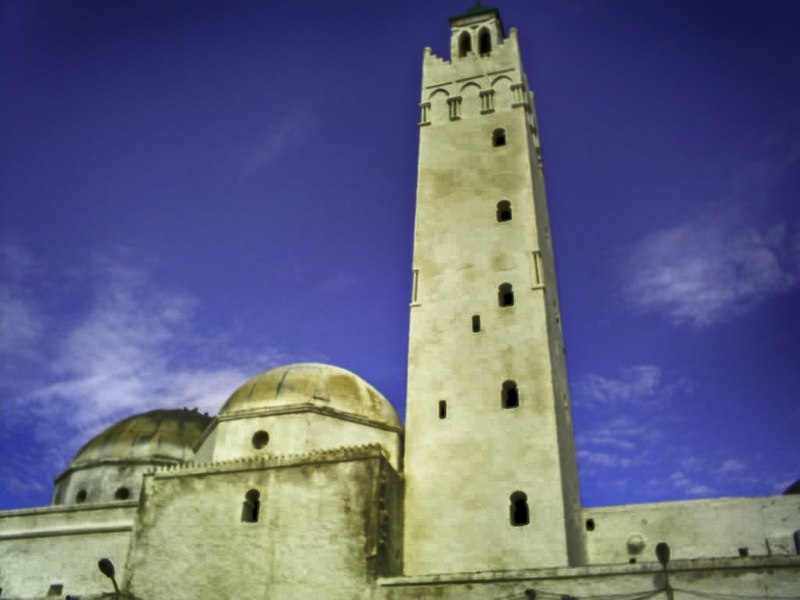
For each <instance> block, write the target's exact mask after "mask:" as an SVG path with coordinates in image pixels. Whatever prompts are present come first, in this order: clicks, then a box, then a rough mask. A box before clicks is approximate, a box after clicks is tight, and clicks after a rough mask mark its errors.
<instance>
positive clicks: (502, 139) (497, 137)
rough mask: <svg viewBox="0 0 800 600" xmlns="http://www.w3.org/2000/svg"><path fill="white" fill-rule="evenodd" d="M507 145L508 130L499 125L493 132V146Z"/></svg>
mask: <svg viewBox="0 0 800 600" xmlns="http://www.w3.org/2000/svg"><path fill="white" fill-rule="evenodd" d="M505 145H506V130H505V129H503V128H502V127H498V128H497V129H495V130H494V131H493V132H492V146H494V147H495V148H497V147H498V146H505Z"/></svg>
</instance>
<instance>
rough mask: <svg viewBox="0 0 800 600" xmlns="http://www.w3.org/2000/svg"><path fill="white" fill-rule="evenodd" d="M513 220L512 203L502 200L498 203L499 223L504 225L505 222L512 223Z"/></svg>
mask: <svg viewBox="0 0 800 600" xmlns="http://www.w3.org/2000/svg"><path fill="white" fill-rule="evenodd" d="M510 220H511V202H509V201H508V200H500V202H498V203H497V222H498V223H502V222H503V221H510Z"/></svg>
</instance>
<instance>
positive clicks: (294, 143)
mask: <svg viewBox="0 0 800 600" xmlns="http://www.w3.org/2000/svg"><path fill="white" fill-rule="evenodd" d="M312 128H313V119H312V117H311V115H309V114H308V113H307V112H306V111H305V110H302V109H299V108H295V109H293V110H291V111H289V112H288V113H286V114H284V115H283V116H281V117H280V118H278V119H275V120H274V121H270V122H269V123H268V124H267V125H266V126H265V127H264V128H263V129H262V130H261V133H260V134H259V135H258V137H257V138H256V139H254V140H253V141H252V143H251V144H250V145H249V146H248V147H247V149H246V151H245V153H244V158H243V160H242V170H241V173H240V177H242V178H245V177H249V176H250V175H253V174H255V173H257V172H258V171H260V170H262V169H263V168H265V167H266V166H267V165H269V164H270V163H271V162H272V161H274V160H275V159H276V158H278V156H280V155H281V154H283V153H284V152H287V151H289V150H292V149H294V148H297V147H299V146H302V145H303V144H304V143H305V142H306V140H308V138H309V136H310V134H311V129H312Z"/></svg>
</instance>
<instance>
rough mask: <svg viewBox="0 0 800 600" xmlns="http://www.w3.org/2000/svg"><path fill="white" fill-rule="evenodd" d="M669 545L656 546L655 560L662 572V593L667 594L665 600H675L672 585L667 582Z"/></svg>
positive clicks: (659, 544) (661, 543)
mask: <svg viewBox="0 0 800 600" xmlns="http://www.w3.org/2000/svg"><path fill="white" fill-rule="evenodd" d="M669 554H670V552H669V544H667V543H666V542H659V543H658V544H656V558H657V559H658V562H659V563H660V564H661V568H662V569H663V571H664V591H665V592H666V594H667V600H675V594H674V593H673V591H672V585H671V584H670V582H669V572H668V571H667V564H669Z"/></svg>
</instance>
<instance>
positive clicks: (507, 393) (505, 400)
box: [501, 380, 519, 408]
mask: <svg viewBox="0 0 800 600" xmlns="http://www.w3.org/2000/svg"><path fill="white" fill-rule="evenodd" d="M502 389H503V391H502V394H501V397H502V406H503V408H517V407H518V406H519V389H518V388H517V384H516V382H514V381H510V380H509V381H504V382H503V388H502Z"/></svg>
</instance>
